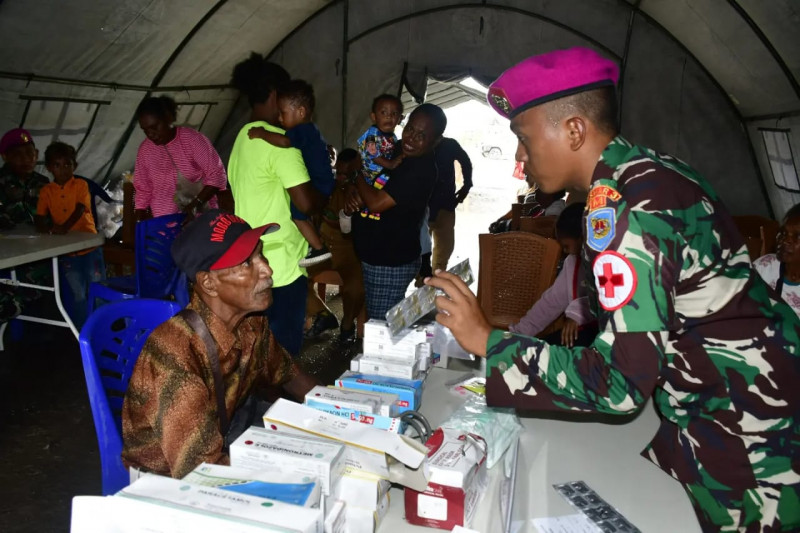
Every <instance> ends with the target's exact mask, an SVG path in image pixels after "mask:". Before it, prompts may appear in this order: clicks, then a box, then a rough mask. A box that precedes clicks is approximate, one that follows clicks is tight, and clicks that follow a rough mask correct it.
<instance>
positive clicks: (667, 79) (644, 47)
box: [621, 17, 770, 216]
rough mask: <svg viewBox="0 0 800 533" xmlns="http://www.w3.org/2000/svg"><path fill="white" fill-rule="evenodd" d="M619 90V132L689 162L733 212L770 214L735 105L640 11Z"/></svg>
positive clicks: (757, 169)
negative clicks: (620, 91)
mask: <svg viewBox="0 0 800 533" xmlns="http://www.w3.org/2000/svg"><path fill="white" fill-rule="evenodd" d="M622 90H623V97H622V124H621V130H622V133H623V135H625V136H626V137H628V138H629V140H631V141H632V142H636V143H640V144H643V145H645V146H648V147H650V148H653V149H655V150H659V151H662V152H666V153H669V154H671V155H673V156H675V157H678V158H680V159H682V160H684V161H686V162H687V163H689V164H690V165H691V166H693V167H694V168H695V169H697V170H698V171H699V172H700V173H701V174H702V175H703V176H704V177H705V178H706V179H708V181H709V182H710V183H711V184H712V185H713V186H714V189H715V190H716V191H717V194H719V195H720V197H721V198H722V200H723V202H724V203H725V205H726V207H727V208H728V209H729V210H730V211H731V212H732V213H734V214H757V215H762V216H769V214H770V212H769V205H768V204H767V197H766V194H765V190H764V188H763V186H762V182H761V175H760V172H759V168H758V166H757V163H756V160H755V156H754V154H753V150H752V147H751V145H750V140H749V139H748V137H747V134H746V132H745V128H744V125H743V124H742V122H741V120H740V118H739V116H738V115H737V114H736V111H735V110H734V108H733V105H732V104H731V102H730V101H729V100H728V98H727V96H726V95H725V94H724V93H723V92H722V91H720V89H719V88H718V87H717V86H716V85H715V84H714V82H713V80H712V79H711V78H709V77H708V75H707V74H706V73H705V72H704V71H703V70H702V68H701V67H700V65H699V64H698V63H697V62H696V61H695V60H694V59H693V58H692V57H690V56H689V55H688V54H687V53H686V52H685V51H684V50H683V49H681V48H680V47H679V46H677V45H676V43H675V42H674V41H673V40H672V39H670V38H669V36H667V35H666V34H665V33H664V32H663V31H661V30H660V29H658V28H656V27H654V26H653V25H652V24H651V23H650V22H649V21H647V20H645V19H643V18H641V17H637V18H636V21H635V25H634V28H633V32H632V34H631V44H630V48H629V52H628V60H627V64H626V68H625V77H624V80H623V86H622Z"/></svg>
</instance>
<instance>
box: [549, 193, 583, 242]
mask: <svg viewBox="0 0 800 533" xmlns="http://www.w3.org/2000/svg"><path fill="white" fill-rule="evenodd" d="M585 207H586V204H585V203H583V202H575V203H574V204H570V205H568V206H567V207H565V208H564V210H563V211H561V214H560V215H558V218H557V219H556V233H557V234H558V236H559V237H561V238H563V237H566V238H568V239H577V240H579V241H580V240H581V239H583V210H584V208H585Z"/></svg>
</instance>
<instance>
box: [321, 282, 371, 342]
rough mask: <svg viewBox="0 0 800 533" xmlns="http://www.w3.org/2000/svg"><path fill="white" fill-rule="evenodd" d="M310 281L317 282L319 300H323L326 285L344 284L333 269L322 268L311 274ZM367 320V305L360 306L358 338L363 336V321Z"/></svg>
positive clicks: (357, 319)
mask: <svg viewBox="0 0 800 533" xmlns="http://www.w3.org/2000/svg"><path fill="white" fill-rule="evenodd" d="M311 281H313V282H314V283H316V284H317V294H318V295H319V298H320V300H322V301H323V302H324V301H325V294H326V289H327V286H328V285H336V286H341V285H343V284H344V281H342V276H340V275H339V273H338V272H337V271H335V270H323V271H321V272H319V273H317V274H313V275H311ZM366 321H367V306H366V305H364V306H362V308H361V312H360V313H358V316H357V317H356V336H357V337H358V338H360V339H363V338H364V322H366Z"/></svg>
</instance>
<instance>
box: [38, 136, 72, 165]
mask: <svg viewBox="0 0 800 533" xmlns="http://www.w3.org/2000/svg"><path fill="white" fill-rule="evenodd" d="M77 155H78V153H77V151H76V150H75V148H74V147H73V146H71V145H69V144H67V143H63V142H61V141H56V142H54V143H52V144H50V146H48V147H47V149H46V150H45V151H44V164H45V165H49V164H50V163H52V162H53V161H55V160H56V159H58V158H59V157H63V158H64V159H69V160H70V161H72V164H73V165H77V164H78V160H77Z"/></svg>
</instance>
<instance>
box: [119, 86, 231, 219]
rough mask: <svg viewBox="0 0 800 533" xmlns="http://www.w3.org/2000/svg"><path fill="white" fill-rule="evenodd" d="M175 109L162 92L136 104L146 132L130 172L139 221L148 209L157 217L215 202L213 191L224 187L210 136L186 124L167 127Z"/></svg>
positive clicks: (224, 180) (220, 161) (222, 170)
mask: <svg viewBox="0 0 800 533" xmlns="http://www.w3.org/2000/svg"><path fill="white" fill-rule="evenodd" d="M176 110H177V105H176V104H175V101H174V100H172V99H171V98H169V97H167V96H160V97H157V98H145V99H144V100H143V101H142V103H141V104H139V108H138V109H137V116H138V118H139V126H140V127H141V128H142V130H143V131H144V134H145V136H146V137H147V138H146V139H145V140H144V141H142V144H141V145H140V146H139V152H138V154H137V156H136V166H135V167H134V173H133V186H134V188H135V189H136V199H135V208H136V214H137V218H138V219H139V220H141V219H143V218H146V217H147V216H148V210H149V212H150V214H151V215H152V216H154V217H159V216H162V215H170V214H173V213H177V212H179V211H185V212H187V213H190V212H194V211H195V210H196V209H197V208H199V207H201V206H203V205H204V204H207V205H208V207H209V208H214V207H217V199H216V194H217V192H218V191H220V190H225V189H226V187H227V183H228V178H227V175H226V174H225V167H224V166H223V164H222V160H221V159H220V157H219V154H217V151H216V150H215V149H214V147H213V146H212V144H211V141H209V140H208V138H207V137H206V136H205V135H203V134H202V133H200V132H198V131H195V130H193V129H191V128H186V127H182V126H177V127H176V126H173V125H172V123H173V122H174V121H175V113H176ZM192 184H197V186H196V187H192ZM176 192H177V193H178V194H176ZM176 200H177V202H178V203H176Z"/></svg>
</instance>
